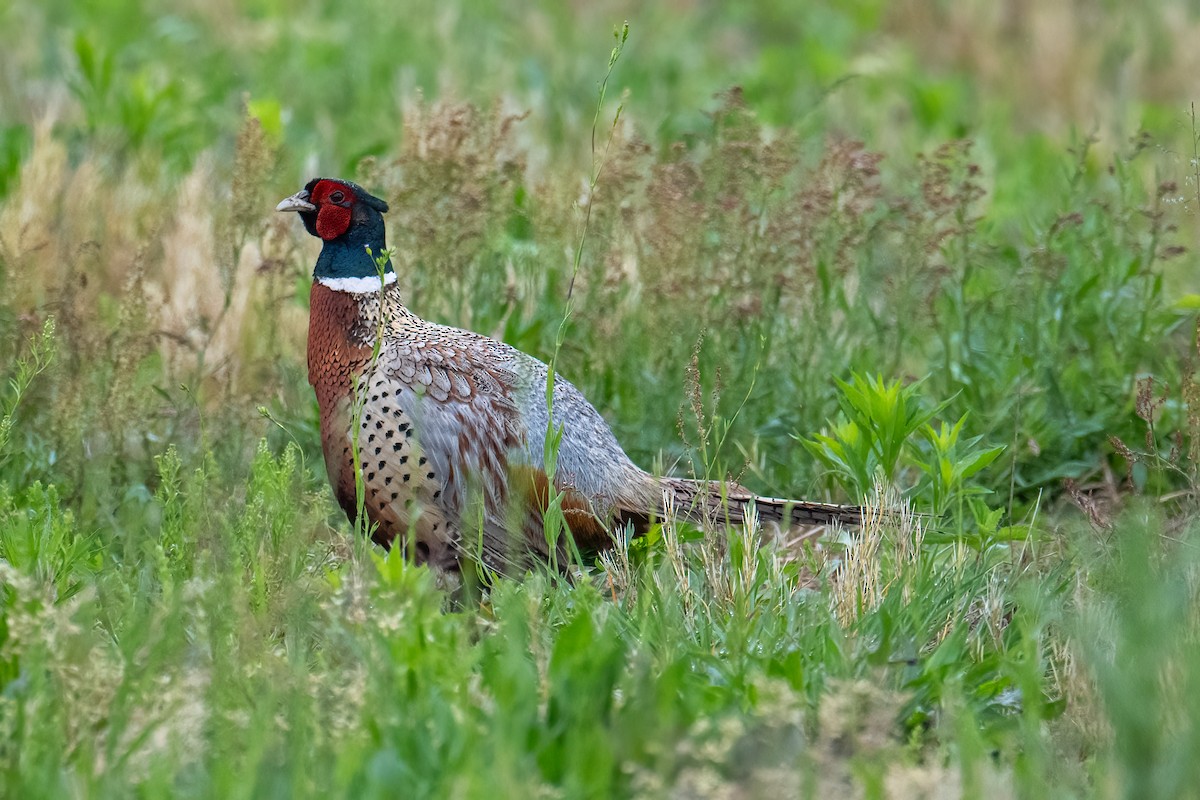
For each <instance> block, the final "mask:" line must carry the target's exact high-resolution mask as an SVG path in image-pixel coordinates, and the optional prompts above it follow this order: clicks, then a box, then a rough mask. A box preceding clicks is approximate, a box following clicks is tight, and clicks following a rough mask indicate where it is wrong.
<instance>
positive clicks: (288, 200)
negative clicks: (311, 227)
mask: <svg viewBox="0 0 1200 800" xmlns="http://www.w3.org/2000/svg"><path fill="white" fill-rule="evenodd" d="M275 210H276V211H316V210H317V207H316V206H314V205H313V204H312V203H310V202H308V189H301V190H300V191H298V192H296V193H295V194H294V195H292V196H291V197H285V198H283V199H282V200H280V201H279V205H277V206H275Z"/></svg>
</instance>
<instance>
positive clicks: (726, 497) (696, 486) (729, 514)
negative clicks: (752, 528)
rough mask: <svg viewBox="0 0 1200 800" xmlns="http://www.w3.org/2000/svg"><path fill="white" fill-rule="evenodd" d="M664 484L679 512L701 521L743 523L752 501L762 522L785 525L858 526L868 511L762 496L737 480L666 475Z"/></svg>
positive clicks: (861, 508) (858, 508)
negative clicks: (729, 481) (727, 481)
mask: <svg viewBox="0 0 1200 800" xmlns="http://www.w3.org/2000/svg"><path fill="white" fill-rule="evenodd" d="M662 486H663V490H664V492H665V493H667V494H669V495H670V497H671V500H672V505H673V506H674V508H675V511H676V513H678V514H679V515H680V516H682V517H683V518H685V519H688V520H690V521H692V522H695V523H697V524H727V525H740V524H741V523H743V522H744V521H745V520H746V517H747V514H748V513H749V509H750V505H751V503H753V505H754V508H755V511H756V512H757V514H758V518H759V520H760V521H762V522H763V523H774V524H776V525H779V526H781V527H790V526H796V525H831V524H833V523H835V522H836V523H840V524H842V525H848V526H854V527H857V526H859V525H861V524H862V522H863V518H864V517H865V516H866V515H867V513H868V511H867V509H865V508H863V507H862V506H847V505H838V504H836V503H815V502H812V501H809V500H787V499H783V498H778V497H760V496H758V495H756V494H754V493H753V492H750V491H748V490H747V489H745V488H744V487H742V486H739V485H738V484H736V483H724V482H721V481H695V480H689V479H687V478H663V479H662Z"/></svg>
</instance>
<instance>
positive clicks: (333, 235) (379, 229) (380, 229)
mask: <svg viewBox="0 0 1200 800" xmlns="http://www.w3.org/2000/svg"><path fill="white" fill-rule="evenodd" d="M275 210H276V211H295V212H298V213H299V214H300V219H301V221H302V222H303V223H304V227H305V228H307V229H308V232H309V233H311V234H312V235H313V236H316V237H317V238H319V239H321V241H322V242H324V246H323V247H322V248H321V255H320V257H318V258H317V265H316V267H315V268H314V269H313V280H315V281H319V282H321V283H324V284H325V285H326V286H329V287H330V288H335V289H342V290H344V291H369V290H370V287H371V286H374V287H375V288H376V289H377V288H378V286H379V271H378V269H377V268H376V266H375V258H376V257H377V256H379V254H380V253H382V252H383V251H384V250H385V249H387V238H386V234H385V232H384V226H383V214H384V212H386V211H387V210H388V204H387V203H386V202H384V201H383V200H380V199H379V198H378V197H375V196H374V195H373V194H371V193H369V192H368V191H367V190H366V189H364V188H362V187H361V186H359V185H358V184H357V183H352V182H350V181H346V180H340V179H338V178H313V179H312V180H311V181H309V182H308V184H307V185H306V186H305V187H304V188H303V189H301V190H300V191H298V192H296V193H295V194H294V195H292V196H291V197H288V198H285V199H284V200H282V201H281V202H280V203H279V205H277V206H275ZM368 249H369V252H368ZM383 278H384V282H385V283H391V282H393V281H394V280H395V279H396V273H395V272H394V271H393V270H392V263H391V261H389V262H388V263H387V265H386V266H385V267H384V270H383Z"/></svg>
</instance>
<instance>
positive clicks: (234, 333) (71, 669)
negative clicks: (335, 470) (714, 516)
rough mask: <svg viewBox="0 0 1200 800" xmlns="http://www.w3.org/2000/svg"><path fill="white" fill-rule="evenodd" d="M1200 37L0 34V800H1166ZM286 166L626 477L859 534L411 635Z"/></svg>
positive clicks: (40, 15) (1181, 740) (500, 19)
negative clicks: (348, 195) (332, 396)
mask: <svg viewBox="0 0 1200 800" xmlns="http://www.w3.org/2000/svg"><path fill="white" fill-rule="evenodd" d="M626 20H628V25H629V28H628V38H627V39H623V34H622V33H621V27H622V25H623V23H624V22H625V21H626ZM614 31H616V33H614ZM1198 36H1200V13H1197V11H1196V9H1195V8H1194V4H1192V3H1188V2H1184V1H1183V0H1159V2H1151V3H1143V4H1132V3H1119V2H1115V1H1113V2H1109V1H1105V0H1102V1H1100V2H1095V3H1071V2H1066V0H1049V1H1048V2H1043V3H1030V2H1023V1H1022V0H1006V1H1005V2H999V3H995V2H986V1H985V0H962V1H961V2H956V3H950V2H925V3H921V2H916V0H897V2H884V1H883V0H851V2H845V3H834V2H810V1H809V0H805V1H804V2H798V1H795V0H763V2H759V3H756V4H736V5H735V4H730V5H726V4H721V3H715V2H705V1H704V0H670V1H669V2H662V3H654V4H642V3H635V2H628V0H604V2H593V3H565V4H564V3H557V2H552V0H522V1H521V2H515V3H506V4H491V3H487V2H482V0H449V1H448V2H429V1H428V0H414V2H410V3H406V4H404V5H403V7H401V6H400V5H398V4H397V3H395V2H386V1H385V0H358V1H357V2H354V3H331V2H323V1H322V0H303V1H302V2H296V0H292V1H291V2H282V1H281V0H210V1H209V2H193V0H162V1H161V2H153V3H152V2H148V0H104V2H90V3H80V2H75V0H43V1H42V2H39V3H36V4H34V3H19V2H15V0H14V2H9V3H6V4H3V5H0V376H2V377H3V384H2V385H0V797H12V798H40V797H47V798H58V797H222V798H238V797H245V798H266V797H281V798H292V797H297V798H299V797H332V796H346V797H356V798H358V797H396V796H399V797H454V798H459V797H462V798H471V797H488V798H491V797H514V798H516V797H522V798H523V797H539V798H575V797H638V798H660V797H661V798H668V797H670V798H693V797H703V798H757V797H810V796H813V797H864V798H876V797H895V798H918V797H923V798H935V797H938V798H940V797H960V796H962V797H988V798H993V797H1078V798H1085V797H1087V798H1090V797H1101V798H1117V797H1154V798H1169V797H1197V796H1200V790H1198V789H1197V788H1196V787H1197V786H1200V759H1197V758H1196V757H1195V754H1196V753H1197V752H1200V597H1198V596H1197V593H1198V586H1200V549H1198V546H1200V505H1198V500H1200V498H1198V496H1197V489H1198V487H1200V380H1198V379H1197V376H1196V366H1197V363H1198V361H1200V349H1198V348H1200V342H1198V339H1197V336H1198V332H1200V328H1198V315H1200V269H1197V259H1196V253H1197V252H1198V248H1200V126H1198V123H1197V119H1196V115H1195V110H1194V108H1193V106H1192V102H1193V101H1194V100H1196V99H1197V98H1196V97H1195V96H1194V95H1193V94H1190V93H1189V92H1193V91H1194V87H1195V85H1196V84H1195V76H1196V74H1197V73H1198V70H1200V55H1198V53H1200V51H1197V49H1196V48H1195V46H1194V42H1195V41H1196V40H1197V37H1198ZM614 48H615V49H614ZM317 175H324V176H341V177H346V178H350V179H353V180H356V181H358V182H360V183H362V184H363V185H364V186H366V187H368V188H369V189H370V190H372V191H373V192H375V193H377V194H379V195H380V196H381V197H385V198H387V200H388V201H389V203H390V204H391V209H392V210H391V212H390V213H389V214H388V216H387V220H388V225H389V243H390V244H391V245H392V246H393V247H394V248H395V255H394V257H393V259H394V263H395V264H396V267H397V272H398V273H399V280H400V283H401V285H402V286H403V287H404V289H405V292H406V296H407V298H408V301H409V305H410V307H411V308H413V309H414V310H415V311H416V312H417V313H419V314H421V315H422V316H424V317H426V318H429V319H433V320H436V321H439V322H445V323H449V324H454V325H458V326H462V327H467V328H470V329H473V330H476V331H481V332H484V333H487V334H490V335H493V336H496V337H498V338H502V339H503V340H505V341H507V342H509V343H511V344H513V345H514V346H516V347H519V348H521V349H523V350H525V351H526V352H529V353H532V354H534V355H537V356H538V357H540V358H543V359H545V360H549V359H551V358H554V359H555V363H556V364H557V366H558V369H559V371H560V372H561V374H563V375H564V376H566V377H567V378H569V379H570V380H571V381H572V382H573V383H575V384H576V385H577V386H578V387H579V388H580V389H581V390H582V391H583V392H584V393H585V394H586V395H587V396H588V397H589V399H591V401H592V402H593V403H594V404H595V405H596V406H597V408H599V409H600V410H601V412H602V413H603V414H604V416H605V418H606V419H607V421H608V422H609V424H610V425H611V426H612V427H613V429H614V431H615V432H616V434H617V437H618V439H619V440H620V441H621V443H622V444H623V445H624V447H625V448H626V450H627V451H628V452H629V453H630V455H631V456H632V457H633V458H634V460H635V461H637V462H638V463H639V464H641V465H642V466H645V467H647V468H654V469H655V470H658V471H661V472H664V473H672V474H678V475H683V476H708V477H724V476H731V477H735V478H736V479H738V480H739V481H741V482H743V483H745V484H746V485H747V486H749V487H751V488H753V489H755V490H757V491H760V492H761V493H763V494H767V495H771V496H785V495H786V496H791V497H805V498H808V499H814V500H829V501H835V502H852V503H868V504H870V505H871V506H872V507H873V508H878V507H886V508H889V509H891V510H892V511H891V513H890V514H889V515H883V516H880V517H878V518H873V519H872V520H869V521H868V523H867V524H866V525H865V526H864V527H863V529H862V530H860V531H843V530H835V531H830V532H829V533H828V534H827V536H826V537H825V539H824V541H823V542H822V545H821V546H820V547H819V548H816V549H813V548H808V547H801V546H798V545H797V544H796V543H795V542H792V541H789V540H788V539H787V538H786V537H779V536H767V535H764V534H763V532H762V531H759V530H757V529H755V528H754V527H753V526H747V527H745V528H739V529H732V530H729V529H722V528H714V529H711V530H709V529H700V528H696V527H693V526H690V525H687V524H685V523H683V522H680V521H678V520H674V519H670V518H668V519H666V520H663V521H662V524H661V525H660V526H658V527H656V528H655V529H654V530H653V531H652V532H651V533H650V534H649V535H647V536H646V537H644V538H640V539H635V540H632V541H630V540H629V539H628V537H625V536H623V535H622V533H621V532H620V531H617V532H616V534H615V535H616V536H617V538H618V546H617V547H616V548H615V550H614V551H613V552H612V553H611V554H608V555H606V556H605V557H604V558H603V559H601V560H599V561H597V562H588V563H580V564H578V565H577V570H578V573H579V574H578V578H577V580H575V581H574V583H573V584H571V583H564V582H561V581H554V580H551V579H550V578H549V577H548V576H546V575H543V574H531V575H529V576H528V577H526V579H525V580H523V581H516V580H500V581H497V582H496V583H495V585H494V586H493V587H492V588H491V589H490V591H489V592H487V593H486V595H485V596H484V597H482V598H481V599H480V600H479V601H478V602H474V601H472V602H466V603H456V602H452V601H451V600H449V599H448V598H447V596H446V594H445V593H444V592H443V591H442V590H441V589H439V588H438V587H437V586H436V585H435V582H434V580H433V577H432V576H431V575H430V574H429V573H428V572H427V571H426V570H425V569H423V568H416V567H413V566H411V565H410V564H407V563H406V562H405V561H404V560H403V559H402V558H400V557H399V554H385V553H384V552H383V551H381V550H379V549H378V548H375V547H373V546H372V545H370V543H369V542H368V541H366V539H365V537H363V536H362V535H361V532H359V533H356V532H355V530H354V529H353V528H352V526H351V525H350V524H349V523H348V522H347V521H346V519H345V517H344V515H343V514H342V513H341V511H340V510H339V509H338V508H337V507H336V504H335V503H334V502H333V498H332V494H331V492H330V490H329V487H328V485H327V481H326V477H325V470H324V466H323V464H322V460H321V452H320V444H319V435H318V429H317V412H316V403H315V400H314V398H313V395H312V391H311V388H310V387H309V386H308V384H307V380H306V366H305V362H304V352H305V350H304V348H305V332H306V323H307V302H308V286H309V283H310V281H311V270H312V264H313V262H314V260H315V258H316V253H317V249H318V248H319V243H318V242H317V241H316V240H314V239H312V238H311V237H309V236H307V235H306V234H305V233H304V231H303V229H302V227H301V226H300V225H299V223H298V222H297V220H296V219H295V217H294V215H281V214H276V213H275V212H274V211H273V209H274V206H275V203H276V202H277V201H278V200H279V199H281V198H283V197H285V196H287V195H290V194H292V193H294V192H295V191H296V190H297V189H299V188H300V187H301V186H303V184H304V183H305V182H306V181H307V180H309V179H310V178H312V177H315V176H317Z"/></svg>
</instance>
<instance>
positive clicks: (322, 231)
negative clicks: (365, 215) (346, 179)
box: [311, 181, 354, 241]
mask: <svg viewBox="0 0 1200 800" xmlns="http://www.w3.org/2000/svg"><path fill="white" fill-rule="evenodd" d="M311 202H312V203H313V204H315V205H316V206H317V208H318V211H317V235H318V236H320V237H321V238H322V239H324V240H326V241H329V240H331V239H336V238H338V237H339V236H341V235H343V234H344V233H345V232H346V231H347V230H349V228H350V218H351V216H352V212H351V205H352V204H353V202H354V192H353V191H351V190H350V189H349V188H348V187H346V186H342V185H341V184H339V183H337V182H336V181H321V182H320V183H318V184H317V185H316V186H314V187H313V189H312V194H311Z"/></svg>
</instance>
